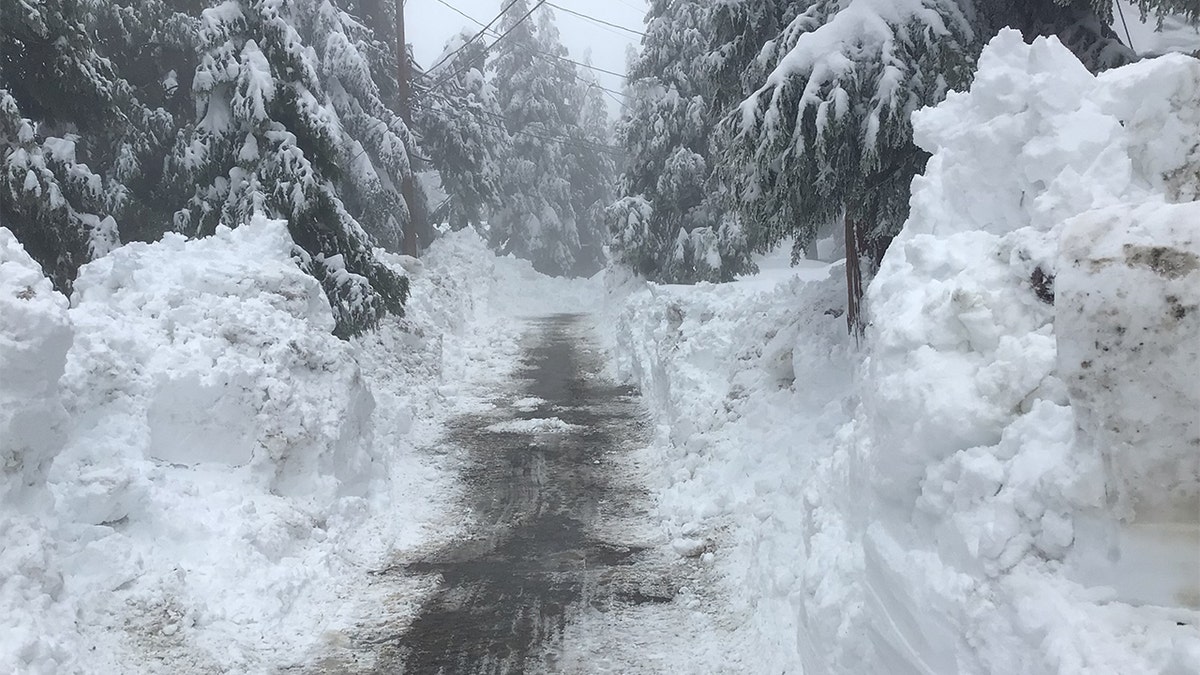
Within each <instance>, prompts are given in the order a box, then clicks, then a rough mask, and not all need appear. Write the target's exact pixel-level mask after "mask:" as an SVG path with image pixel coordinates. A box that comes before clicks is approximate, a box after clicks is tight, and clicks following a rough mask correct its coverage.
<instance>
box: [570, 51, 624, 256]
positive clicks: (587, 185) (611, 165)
mask: <svg viewBox="0 0 1200 675" xmlns="http://www.w3.org/2000/svg"><path fill="white" fill-rule="evenodd" d="M584 63H587V64H588V65H590V63H591V60H590V58H587V57H585V59H584ZM576 100H577V103H576V106H577V109H578V110H579V120H578V123H577V124H576V125H575V126H574V127H573V128H572V129H571V131H570V138H571V143H570V144H569V145H567V146H566V148H565V151H566V152H567V163H568V165H569V166H570V171H571V173H570V176H571V203H572V205H573V206H574V208H575V218H576V229H577V230H578V232H579V254H578V255H577V256H576V260H575V269H574V270H573V273H574V274H576V275H579V276H591V275H592V274H595V273H596V272H598V271H599V270H600V269H601V268H602V267H603V266H604V262H605V256H604V245H605V243H606V242H607V241H608V233H607V224H606V222H605V209H606V208H608V206H609V204H611V203H612V200H613V192H614V188H615V183H616V179H617V158H616V154H617V150H615V149H614V148H613V147H612V125H611V124H610V122H609V119H608V106H607V105H606V104H605V102H604V97H603V90H601V89H600V85H599V83H598V82H596V79H595V78H594V77H592V75H591V73H587V72H580V73H579V82H578V84H577V86H576Z"/></svg>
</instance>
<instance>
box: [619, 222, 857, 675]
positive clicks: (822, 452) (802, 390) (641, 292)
mask: <svg viewBox="0 0 1200 675" xmlns="http://www.w3.org/2000/svg"><path fill="white" fill-rule="evenodd" d="M789 252H790V246H786V245H785V246H784V247H783V256H784V257H785V258H786V257H787V256H788V254H789ZM759 267H760V269H762V270H763V272H762V273H760V275H758V276H756V277H753V278H749V279H746V280H743V281H739V282H737V283H733V284H721V285H716V286H713V285H707V284H701V285H698V286H655V285H646V284H637V283H625V284H621V283H617V284H615V285H614V288H613V289H612V291H613V293H614V296H613V298H612V300H614V301H615V302H614V304H615V305H616V306H615V308H614V309H615V310H616V316H615V317H614V318H613V319H612V320H611V321H610V322H609V323H610V326H609V327H610V328H611V329H612V330H613V332H614V335H613V337H612V339H613V340H614V341H615V343H614V345H613V346H612V351H613V352H614V355H615V356H616V366H617V371H618V375H620V376H621V377H623V378H625V379H629V380H632V381H634V382H637V383H638V384H639V385H640V388H641V390H642V394H643V396H644V397H645V399H646V401H647V403H648V404H649V406H650V408H651V409H652V410H653V411H654V413H655V416H656V418H657V419H658V421H659V423H660V426H659V434H658V436H659V437H658V439H657V441H656V442H655V443H654V444H653V446H652V447H651V448H650V449H649V450H648V453H649V457H648V459H647V460H646V462H645V463H646V465H647V466H649V467H652V468H653V470H654V473H652V475H650V476H648V477H647V479H646V482H647V484H648V485H649V486H650V487H651V489H652V490H653V491H654V492H656V493H657V499H658V508H659V515H660V516H661V517H662V519H663V525H664V528H665V534H666V536H667V538H668V540H669V541H671V542H672V547H673V548H674V550H675V551H676V552H677V553H678V554H679V555H681V556H684V557H698V558H699V560H700V562H701V564H704V565H712V566H713V568H714V571H715V572H716V573H717V575H718V576H719V577H720V578H723V579H724V580H725V584H724V587H725V590H726V591H727V593H728V595H729V596H730V597H732V598H734V600H735V602H736V603H737V605H738V611H739V613H740V614H741V615H742V616H740V617H738V618H735V619H731V623H732V624H733V625H738V626H741V627H742V630H744V631H745V632H746V635H743V636H736V637H735V638H734V640H733V642H734V643H738V642H741V643H742V644H743V646H745V647H747V648H745V649H743V650H742V651H743V653H742V654H740V655H739V656H737V657H731V658H733V659H734V660H740V661H741V662H743V663H745V664H747V666H746V670H747V671H751V672H790V671H791V670H794V669H795V666H796V663H797V661H798V660H799V659H800V657H799V655H800V654H801V653H809V654H812V655H814V656H815V655H816V654H817V653H825V654H826V655H830V654H837V653H840V652H843V651H845V650H852V651H853V650H855V649H857V648H858V645H855V644H854V643H853V642H850V641H847V640H845V639H843V637H844V636H843V632H844V630H845V617H846V616H847V612H846V608H847V606H850V605H852V603H853V599H852V598H847V590H848V589H847V584H846V583H845V580H846V579H848V578H850V577H852V576H853V575H854V571H853V570H854V568H855V567H856V565H857V563H856V559H855V552H854V550H853V547H851V546H850V545H849V543H848V542H847V541H846V540H845V534H844V530H845V529H846V527H847V526H846V525H845V524H844V523H843V522H842V521H843V520H844V519H845V517H846V516H845V514H847V513H848V512H849V509H850V507H851V505H852V503H853V501H854V500H855V499H856V498H857V497H858V494H856V493H855V492H853V491H851V490H849V489H847V488H848V486H847V485H846V479H845V475H844V473H845V471H844V464H845V460H844V457H843V456H835V454H834V449H835V448H836V443H835V436H836V435H837V434H838V432H839V429H840V428H841V426H842V425H843V424H844V423H845V422H846V419H847V416H848V413H849V411H850V410H851V409H852V401H851V400H850V399H848V398H847V397H848V396H849V395H850V394H851V382H850V378H849V373H850V372H852V370H853V361H852V348H851V346H850V343H849V341H848V338H847V335H846V322H845V318H844V316H843V314H844V311H845V291H844V285H843V284H844V281H843V279H844V276H845V272H844V270H843V269H842V268H841V266H833V267H830V266H827V265H821V266H813V267H808V268H802V269H799V270H790V271H788V272H787V273H784V274H776V273H774V270H772V269H771V266H770V265H769V264H763V263H762V262H760V264H759ZM614 281H615V280H614ZM842 455H844V452H843V453H842ZM834 486H837V487H836V488H835V487H834ZM826 532H832V533H833V534H832V535H830V534H828V533H826ZM805 556H807V560H806V559H805ZM812 662H814V663H815V661H812ZM714 667H715V666H714Z"/></svg>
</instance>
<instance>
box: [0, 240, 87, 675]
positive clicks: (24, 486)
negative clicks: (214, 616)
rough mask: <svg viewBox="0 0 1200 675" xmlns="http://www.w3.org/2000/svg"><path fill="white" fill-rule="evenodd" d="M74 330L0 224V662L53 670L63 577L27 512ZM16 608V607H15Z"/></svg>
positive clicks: (59, 423) (37, 494)
mask: <svg viewBox="0 0 1200 675" xmlns="http://www.w3.org/2000/svg"><path fill="white" fill-rule="evenodd" d="M71 340H72V330H71V325H70V320H69V319H68V318H67V299H66V298H64V297H63V296H62V295H61V294H59V293H57V292H56V291H55V290H54V289H53V287H52V286H51V284H50V280H49V279H47V278H46V277H45V276H43V274H42V270H41V268H40V267H39V266H38V264H37V263H36V262H34V261H33V259H32V258H30V257H29V255H28V254H26V253H25V250H24V249H23V248H21V246H20V244H19V243H17V240H16V238H15V237H14V236H13V235H12V233H11V232H10V231H9V230H7V229H5V228H0V373H3V377H0V542H2V543H0V608H3V609H2V610H0V635H3V636H4V639H3V641H2V642H0V645H2V648H0V670H2V671H4V672H16V671H17V670H18V667H17V666H18V664H20V665H23V666H28V667H30V668H33V669H37V670H43V671H46V672H50V671H52V670H54V668H55V666H56V664H57V663H58V662H59V661H60V660H61V659H63V658H65V657H66V656H67V652H66V650H64V649H63V646H62V644H61V643H60V638H58V637H57V636H56V635H55V631H56V629H57V628H58V626H60V625H69V624H68V623H66V622H69V621H70V620H71V615H70V613H69V612H68V611H64V608H62V607H61V606H59V605H58V604H57V600H58V599H59V598H61V596H62V592H63V580H62V576H61V573H60V572H59V570H58V569H57V566H56V565H55V563H54V562H53V561H52V560H51V559H50V552H49V551H47V550H46V549H45V548H44V547H43V546H42V545H41V544H42V537H43V534H42V533H43V531H44V530H43V526H42V524H41V523H40V522H39V521H38V519H37V518H36V517H34V516H32V515H31V514H29V513H27V512H26V511H30V510H34V509H40V508H44V507H45V505H46V503H47V502H49V495H48V494H46V492H45V491H44V490H43V489H39V488H40V486H43V485H44V483H45V475H46V470H47V468H48V466H49V464H50V462H51V461H52V460H53V459H54V456H55V455H56V454H57V453H58V451H59V450H60V449H61V447H62V442H63V439H64V434H65V426H66V422H67V418H66V412H65V410H64V409H63V406H62V400H61V396H60V394H59V391H58V378H59V377H60V376H61V375H62V372H63V369H64V368H65V366H66V356H67V350H68V349H69V348H70V346H71ZM10 608H13V609H14V610H16V611H8V610H9V609H10Z"/></svg>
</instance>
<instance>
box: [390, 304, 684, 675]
mask: <svg viewBox="0 0 1200 675" xmlns="http://www.w3.org/2000/svg"><path fill="white" fill-rule="evenodd" d="M579 323H580V321H579V317H577V316H574V315H560V316H553V317H550V318H547V319H544V320H541V321H539V322H537V323H535V324H534V331H533V334H532V336H531V337H532V339H531V340H530V344H529V346H528V347H527V348H526V350H525V356H524V361H523V368H522V369H521V372H520V373H519V376H520V377H521V378H523V384H524V389H523V391H522V390H519V389H518V390H517V391H514V392H512V393H511V394H510V396H511V398H507V399H506V400H503V401H497V403H498V409H497V410H496V411H493V412H490V413H487V414H480V415H469V416H465V417H462V418H459V419H458V420H456V421H455V422H454V424H453V425H452V428H451V430H450V432H449V435H448V437H447V439H446V442H448V443H451V444H454V445H457V446H458V447H460V448H462V449H464V450H465V451H466V452H467V453H468V456H469V458H470V460H469V466H468V468H467V469H466V473H465V475H464V476H463V479H464V481H465V482H466V483H467V485H468V491H467V494H468V495H469V497H468V498H469V500H470V502H471V503H470V504H468V505H465V506H469V507H470V508H472V509H473V512H474V523H475V525H474V527H473V528H472V532H471V536H470V538H468V539H466V540H462V541H456V542H455V543H453V544H452V545H450V546H448V547H447V548H445V549H443V550H440V551H437V552H435V553H434V554H432V555H429V556H426V557H425V558H424V559H421V560H417V561H415V562H409V563H407V564H405V565H402V566H401V570H402V572H404V573H408V574H413V573H417V574H437V575H439V576H440V583H439V585H438V587H437V589H436V590H435V591H434V592H433V594H432V596H431V597H429V598H428V600H427V601H426V602H425V603H424V605H423V606H422V607H421V610H420V613H419V614H418V616H417V617H416V619H415V620H414V621H413V622H412V623H411V625H409V626H408V628H407V630H405V631H404V632H403V633H401V634H399V635H396V636H394V637H392V638H390V639H388V640H385V641H383V642H382V643H381V644H377V645H376V653H375V656H376V658H375V660H374V666H373V672H376V673H411V674H414V675H425V674H429V675H436V674H438V673H444V674H446V675H449V674H451V673H453V674H456V675H457V674H476V673H522V672H554V671H555V670H556V668H555V667H554V657H553V654H554V653H555V651H556V648H555V643H556V641H558V640H559V638H560V636H561V634H562V631H563V628H564V626H565V625H566V623H567V622H568V621H569V620H570V619H571V616H572V614H573V613H576V612H577V611H579V610H580V609H581V608H583V607H586V606H591V607H596V608H600V609H603V608H605V607H612V606H613V605H614V604H640V603H647V602H669V601H670V599H671V598H670V593H662V592H651V593H649V594H647V593H646V592H645V591H644V588H645V586H644V585H642V586H639V585H637V584H632V585H631V584H629V583H623V582H622V581H621V579H622V577H623V576H624V577H627V576H628V574H627V573H625V572H623V570H628V569H629V568H630V567H631V566H633V565H635V564H636V563H637V562H638V560H639V557H640V556H641V554H642V550H641V549H640V548H637V547H631V546H625V545H620V544H615V543H609V542H605V541H602V540H600V539H598V538H597V537H596V535H595V534H594V533H595V531H596V528H595V527H594V525H595V524H596V523H597V522H598V521H599V520H601V519H604V518H609V517H613V516H618V517H619V516H620V515H621V514H620V513H619V512H621V511H629V510H630V509H636V508H638V507H637V506H636V504H637V503H638V502H639V499H638V497H639V495H638V494H637V493H636V488H634V487H633V486H630V485H628V484H626V483H627V481H621V480H619V479H615V477H614V475H613V472H612V470H611V462H612V461H613V460H614V459H615V458H616V457H617V456H618V455H619V453H621V452H625V451H628V450H629V449H631V448H632V447H634V446H635V445H636V444H637V443H638V442H639V441H641V440H643V439H644V438H645V435H646V427H645V422H644V421H643V415H642V412H641V410H640V408H639V406H638V399H637V397H636V393H635V392H634V391H633V390H631V389H628V388H623V387H617V386H614V385H612V384H611V383H608V382H606V381H605V380H604V379H603V378H602V377H600V375H599V371H600V370H601V365H602V364H601V362H600V360H599V357H598V355H597V354H596V353H595V352H594V351H593V350H590V349H588V348H587V347H586V344H587V343H586V342H585V341H584V339H583V337H582V335H581V333H582V331H581V330H580V327H579ZM518 384H520V382H519V383H518ZM527 397H535V398H537V399H541V400H542V402H540V403H537V404H536V405H535V406H524V407H521V408H517V407H515V406H513V405H512V403H513V402H514V401H516V400H519V399H521V398H527ZM547 418H557V419H559V420H561V421H562V422H566V423H567V424H569V425H571V426H570V427H569V428H566V429H565V430H560V431H553V432H541V433H525V432H517V431H511V430H505V429H504V427H503V426H501V427H499V428H497V427H496V425H497V423H498V422H504V421H509V422H512V421H515V420H537V419H547ZM559 426H564V425H561V424H560V425H559ZM639 588H640V589H643V590H637V589H639ZM631 589H632V590H631Z"/></svg>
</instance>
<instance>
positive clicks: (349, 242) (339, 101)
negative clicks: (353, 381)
mask: <svg viewBox="0 0 1200 675" xmlns="http://www.w3.org/2000/svg"><path fill="white" fill-rule="evenodd" d="M198 35H199V42H200V57H199V65H198V66H197V68H196V72H195V76H194V78H193V81H192V90H193V96H194V98H195V102H196V114H195V118H194V120H193V121H192V122H191V123H190V124H188V125H187V126H186V127H185V128H184V131H183V132H182V133H181V135H180V138H179V141H178V143H177V144H176V147H175V151H174V153H173V156H172V157H171V158H170V161H169V162H168V169H169V179H170V180H172V181H176V182H180V183H183V184H188V185H195V186H196V187H195V190H194V192H193V194H192V196H191V198H190V199H189V200H188V204H187V206H186V208H184V209H182V210H180V211H179V212H177V214H176V218H175V224H176V227H177V228H178V229H179V230H180V231H182V232H185V233H189V234H193V235H204V234H207V233H210V232H212V231H213V229H214V228H215V227H216V226H217V225H218V224H220V223H224V224H228V225H237V224H239V223H243V222H245V221H246V220H247V219H249V217H250V216H251V215H254V214H265V215H268V216H271V217H280V218H285V219H286V220H287V221H288V223H289V228H290V230H291V233H292V237H293V239H294V240H295V241H296V243H297V244H298V245H299V246H300V248H301V249H303V252H304V253H303V255H302V258H303V260H302V261H301V263H302V265H304V266H305V267H306V269H308V270H309V271H310V272H311V273H312V274H313V275H314V276H315V277H316V278H317V279H319V280H320V281H321V284H322V286H323V287H324V289H325V292H326V294H327V295H328V296H329V299H330V303H331V305H332V306H333V308H334V314H335V317H336V319H337V329H336V332H337V334H338V335H341V336H347V335H351V334H355V333H358V332H361V331H362V330H365V329H367V328H369V327H371V326H372V325H374V324H375V323H376V322H378V320H379V319H380V318H382V316H383V315H384V314H385V313H388V312H391V313H396V314H399V313H402V311H403V304H404V301H405V298H406V297H407V294H408V283H407V280H406V279H404V278H403V277H401V276H399V275H398V274H396V273H395V272H394V271H393V270H391V269H390V268H388V267H386V266H385V265H383V264H382V263H380V262H379V261H378V260H377V259H376V257H375V255H374V253H373V249H372V244H373V243H375V242H378V243H381V244H383V245H387V246H392V247H397V246H398V245H399V241H400V231H401V226H402V225H403V223H404V222H405V221H406V219H407V208H406V205H405V203H404V201H403V199H401V197H400V194H399V188H398V186H399V184H400V181H401V179H402V177H403V176H404V175H406V174H407V173H408V172H409V171H410V166H409V158H408V148H409V147H410V146H411V144H412V138H411V135H410V134H409V131H408V128H407V127H406V126H405V125H404V123H403V122H402V121H401V120H400V119H399V118H398V117H397V116H396V115H394V114H393V113H392V112H391V111H390V110H388V108H387V107H386V106H385V105H384V103H383V101H382V100H381V97H380V94H379V89H378V87H377V86H376V84H375V82H374V80H373V78H372V73H371V67H370V62H369V60H368V58H367V56H366V55H365V53H366V52H367V50H368V49H369V48H370V45H371V39H372V34H371V31H370V29H369V28H367V27H366V26H365V25H363V24H362V23H360V22H358V21H357V20H356V19H354V18H353V17H352V16H351V15H349V14H348V13H346V12H344V11H342V10H341V9H339V7H338V6H337V4H336V3H335V2H334V1H333V0H293V1H292V2H288V3H281V2H278V1H276V0H225V1H224V2H221V3H220V4H218V5H216V6H214V7H211V8H209V9H206V10H204V11H203V13H202V14H201V22H200V29H199V33H198ZM364 228H365V229H364ZM368 231H370V232H371V233H372V234H373V235H374V240H373V239H372V237H371V236H369V235H368V234H367V232H368Z"/></svg>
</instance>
